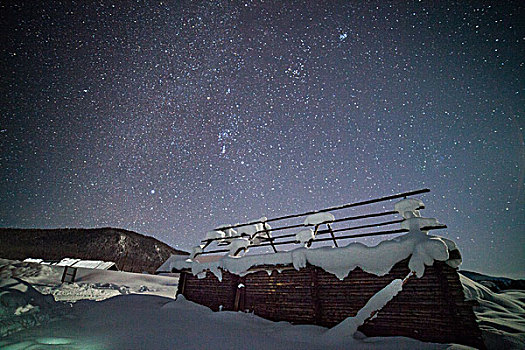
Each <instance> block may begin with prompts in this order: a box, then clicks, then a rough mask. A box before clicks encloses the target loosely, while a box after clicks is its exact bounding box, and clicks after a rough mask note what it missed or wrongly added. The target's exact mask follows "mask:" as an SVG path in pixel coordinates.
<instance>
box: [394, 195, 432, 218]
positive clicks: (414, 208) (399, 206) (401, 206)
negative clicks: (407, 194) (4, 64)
mask: <svg viewBox="0 0 525 350" xmlns="http://www.w3.org/2000/svg"><path fill="white" fill-rule="evenodd" d="M423 208H425V205H424V204H423V202H422V201H421V200H419V199H416V198H407V199H403V200H401V201H399V202H397V203H396V204H395V205H394V210H395V211H397V212H398V213H399V215H401V216H402V217H404V218H405V219H408V218H411V217H420V214H419V209H423Z"/></svg>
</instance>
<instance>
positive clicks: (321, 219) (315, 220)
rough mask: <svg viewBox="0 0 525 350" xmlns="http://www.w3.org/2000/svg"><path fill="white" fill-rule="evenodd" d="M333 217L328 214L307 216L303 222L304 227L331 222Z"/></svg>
mask: <svg viewBox="0 0 525 350" xmlns="http://www.w3.org/2000/svg"><path fill="white" fill-rule="evenodd" d="M334 220H335V217H334V216H333V215H332V214H330V213H315V214H311V215H308V216H307V217H306V219H305V220H304V225H305V226H315V225H320V224H327V223H330V222H333V221H334Z"/></svg>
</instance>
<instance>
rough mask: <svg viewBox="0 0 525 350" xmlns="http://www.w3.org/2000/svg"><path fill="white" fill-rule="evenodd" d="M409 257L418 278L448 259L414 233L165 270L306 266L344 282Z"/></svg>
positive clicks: (435, 240)
mask: <svg viewBox="0 0 525 350" xmlns="http://www.w3.org/2000/svg"><path fill="white" fill-rule="evenodd" d="M246 244H247V243H246V242H244V243H243V244H240V243H239V246H236V249H238V248H245V247H247V246H246ZM408 257H410V260H409V268H410V270H411V271H414V272H415V273H416V275H417V276H418V277H421V276H423V273H424V271H425V266H431V265H432V264H433V263H434V260H439V261H446V260H447V259H448V257H449V255H448V249H447V244H446V243H445V242H444V241H443V240H442V239H441V238H440V237H436V236H431V235H427V234H426V233H425V232H421V231H417V232H411V233H408V234H406V235H404V236H400V237H397V238H394V239H392V240H386V241H382V242H380V243H379V244H378V245H376V246H373V247H369V246H366V245H364V244H362V243H351V244H349V245H347V246H346V247H341V248H332V247H320V248H315V249H306V248H298V249H295V250H292V251H288V252H278V253H274V254H261V255H249V256H244V257H241V258H232V257H231V256H226V257H223V258H221V259H219V260H217V261H214V262H208V263H199V262H195V261H191V260H172V261H171V262H170V263H169V266H168V267H169V271H171V270H172V269H175V270H182V269H190V270H191V271H192V273H193V274H194V275H197V274H200V273H203V272H205V271H207V270H210V271H212V272H213V271H218V269H219V268H220V269H222V270H225V271H229V272H231V273H233V274H236V275H241V276H242V275H245V274H247V273H249V271H248V270H249V269H250V268H251V267H254V266H258V265H273V266H277V265H293V266H294V267H295V268H296V269H297V270H299V269H300V268H303V267H305V266H306V264H307V263H309V264H311V265H314V266H318V267H320V268H322V269H323V270H325V271H327V272H329V273H332V274H334V275H335V276H336V277H337V278H339V279H344V278H345V277H346V276H348V274H349V273H350V272H351V271H352V270H354V269H355V268H356V267H360V268H361V269H362V270H363V271H365V272H368V273H371V274H374V275H377V276H383V275H386V274H387V273H388V272H389V271H390V269H391V268H392V267H393V266H394V265H395V264H396V263H397V262H399V261H401V260H403V259H406V258H408ZM217 277H218V276H217Z"/></svg>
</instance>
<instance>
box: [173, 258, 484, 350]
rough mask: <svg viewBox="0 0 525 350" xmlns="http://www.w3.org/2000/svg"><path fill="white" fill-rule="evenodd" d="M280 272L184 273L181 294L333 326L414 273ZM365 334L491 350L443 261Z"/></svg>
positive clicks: (414, 281)
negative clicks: (343, 274)
mask: <svg viewBox="0 0 525 350" xmlns="http://www.w3.org/2000/svg"><path fill="white" fill-rule="evenodd" d="M280 268H281V272H277V271H275V270H276V266H268V269H269V271H271V270H273V272H271V274H269V273H268V272H267V271H266V270H265V267H264V266H259V267H257V270H260V271H258V272H253V273H250V274H247V275H245V276H242V277H240V276H237V275H234V274H231V273H229V272H227V271H223V274H222V282H219V280H218V279H217V277H216V276H214V275H213V274H212V273H209V272H208V273H207V275H206V277H205V278H201V279H199V278H198V277H196V276H193V275H192V274H191V272H186V273H184V272H183V273H182V275H181V278H183V279H184V283H179V293H181V294H183V295H184V296H185V297H186V299H188V300H190V301H194V302H196V303H199V304H202V305H206V306H208V307H210V308H211V309H212V310H214V311H218V310H220V309H222V310H233V311H249V312H254V313H255V314H256V315H258V316H261V317H264V318H267V319H270V320H274V321H289V322H292V323H297V324H317V325H321V326H325V327H333V326H335V325H336V324H338V323H339V322H341V321H343V320H344V319H346V318H347V317H350V316H355V315H356V314H357V312H358V311H359V310H360V309H361V308H362V307H363V306H364V305H365V304H366V303H367V301H368V300H369V299H370V298H371V297H372V296H373V295H374V294H375V293H377V292H378V291H379V290H381V289H382V288H384V287H385V286H387V285H388V284H389V283H390V282H391V281H392V280H394V279H397V278H400V279H403V278H404V277H405V276H406V275H407V274H408V273H409V272H410V271H409V268H408V259H405V260H403V261H401V262H399V263H397V264H396V265H395V266H394V267H393V268H392V270H391V271H390V273H388V274H387V275H384V276H380V277H379V276H376V275H373V274H369V273H366V272H363V271H362V270H361V269H360V268H356V269H355V270H353V271H352V272H351V273H350V274H349V275H348V276H347V277H346V278H344V279H343V280H340V279H338V278H336V277H335V276H334V275H333V274H330V273H328V272H326V271H324V270H323V269H321V268H318V267H315V266H312V265H308V266H307V267H305V268H302V269H300V270H299V271H297V270H295V269H294V268H293V267H292V266H281V267H280ZM277 269H278V268H277ZM183 276H184V277H183ZM239 286H241V287H240V288H239ZM221 306H222V307H221ZM359 330H360V331H362V332H363V333H365V334H366V335H368V336H407V337H411V338H415V339H419V340H422V341H428V342H438V343H459V344H464V345H469V346H475V347H478V348H484V346H483V342H482V340H481V332H480V330H479V327H478V325H477V323H476V318H475V315H474V312H473V310H472V305H471V304H470V303H469V302H467V301H465V297H464V294H463V288H462V286H461V283H460V281H459V276H458V274H457V272H456V270H455V269H453V268H451V267H450V266H448V265H447V264H446V263H444V262H439V261H436V262H434V265H433V266H429V267H427V270H426V271H425V274H424V276H423V277H421V278H416V277H412V278H410V279H409V280H408V282H407V283H406V285H405V286H404V287H403V290H402V291H401V292H400V293H399V294H398V295H397V296H396V297H394V299H393V300H392V301H390V302H389V303H388V304H387V305H386V306H385V307H384V308H383V309H382V310H381V311H380V312H379V313H378V315H377V317H375V318H374V319H372V320H370V321H368V322H367V323H365V324H364V325H363V326H361V327H360V328H359Z"/></svg>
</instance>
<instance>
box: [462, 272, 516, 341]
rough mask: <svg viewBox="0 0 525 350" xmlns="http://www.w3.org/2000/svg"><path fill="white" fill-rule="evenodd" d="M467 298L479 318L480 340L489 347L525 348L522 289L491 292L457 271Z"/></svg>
mask: <svg viewBox="0 0 525 350" xmlns="http://www.w3.org/2000/svg"><path fill="white" fill-rule="evenodd" d="M460 279H461V283H462V284H463V289H464V292H465V297H466V298H467V300H475V301H477V303H478V304H479V305H478V306H475V307H474V311H475V313H476V316H477V317H478V319H479V321H480V323H479V324H480V328H481V330H482V333H483V340H484V341H485V344H486V345H487V347H488V348H489V349H525V291H522V290H508V291H504V292H501V293H494V292H492V291H491V290H490V289H489V288H487V287H485V286H483V285H481V284H479V283H477V282H474V281H472V280H471V279H469V278H467V277H465V276H462V275H460Z"/></svg>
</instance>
